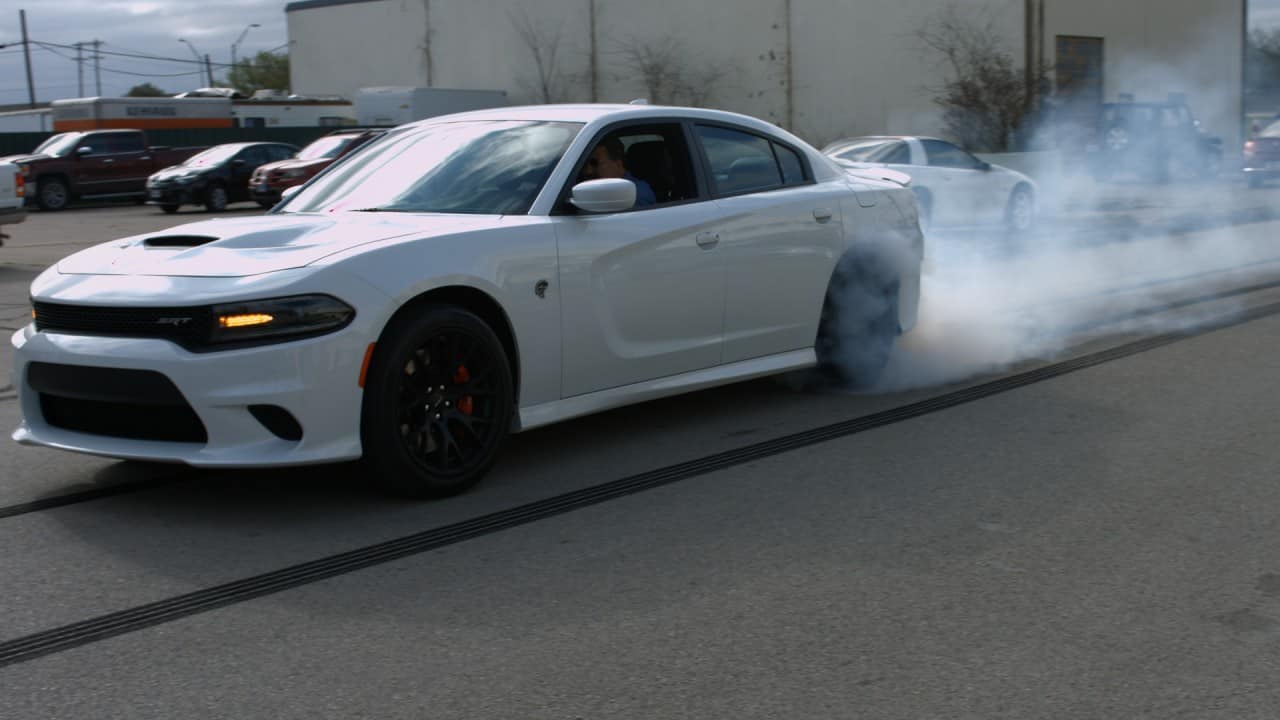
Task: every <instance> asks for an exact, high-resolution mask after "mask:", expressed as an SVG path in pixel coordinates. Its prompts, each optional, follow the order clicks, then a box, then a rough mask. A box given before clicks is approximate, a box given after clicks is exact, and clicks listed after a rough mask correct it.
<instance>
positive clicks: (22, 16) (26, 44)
mask: <svg viewBox="0 0 1280 720" xmlns="http://www.w3.org/2000/svg"><path fill="white" fill-rule="evenodd" d="M18 19H19V20H20V21H21V22H22V57H23V60H25V61H26V64H27V100H28V102H30V103H31V107H33V108H34V107H35V106H36V84H35V82H34V81H33V80H32V79H31V40H30V39H28V38H27V11H26V10H19V11H18Z"/></svg>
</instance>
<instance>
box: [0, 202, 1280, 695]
mask: <svg viewBox="0 0 1280 720" xmlns="http://www.w3.org/2000/svg"><path fill="white" fill-rule="evenodd" d="M1277 195H1280V191H1277V190H1275V189H1267V190H1260V191H1245V190H1244V189H1243V188H1242V186H1241V184H1240V183H1223V184H1221V185H1214V186H1178V187H1175V188H1173V189H1172V190H1171V191H1169V192H1163V191H1156V190H1153V189H1152V188H1150V187H1139V186H1123V185H1120V186H1115V187H1114V193H1111V194H1108V195H1107V196H1106V198H1105V199H1106V202H1105V203H1102V202H1098V201H1096V200H1093V201H1090V202H1089V204H1088V207H1087V208H1086V211H1085V212H1081V209H1080V208H1079V207H1077V208H1073V209H1071V210H1069V211H1068V212H1067V213H1066V214H1064V215H1063V216H1062V217H1060V218H1057V219H1055V220H1054V221H1053V222H1052V223H1049V224H1050V226H1051V227H1050V228H1046V229H1044V230H1043V231H1042V233H1041V234H1039V235H1037V236H1035V237H1034V238H1033V239H1032V240H1029V241H1028V242H1033V241H1038V242H1041V243H1042V244H1043V245H1045V246H1052V247H1053V254H1041V253H1040V252H1039V251H1037V250H1035V249H1034V248H1032V251H1030V252H1029V251H1028V250H1027V249H1026V248H1021V249H1015V250H1014V251H1012V252H1011V251H1009V248H1007V247H1004V246H1001V248H1000V250H999V252H995V251H992V252H987V250H988V249H989V248H987V247H986V245H984V242H985V238H984V237H983V236H982V235H981V234H974V233H956V234H954V235H950V236H940V237H935V238H931V242H934V243H935V246H934V247H932V248H931V260H932V268H931V270H930V276H928V277H927V278H926V283H928V285H927V286H926V292H925V294H924V297H925V303H926V304H925V305H924V306H923V308H922V317H921V326H920V328H918V332H917V334H916V336H915V337H914V338H908V339H907V340H906V341H904V343H903V345H902V346H901V347H900V348H899V354H898V355H897V356H896V357H895V360H894V363H895V364H893V365H891V367H890V371H889V375H888V376H887V378H886V385H885V386H883V387H882V388H881V389H880V390H878V391H873V392H867V393H851V392H846V391H841V390H839V389H832V388H826V389H797V388H798V387H799V384H798V383H795V382H792V381H791V380H793V378H781V379H767V380H759V381H753V382H747V383H741V384H738V385H733V386H729V387H724V388H720V389H716V390H710V391H704V392H699V393H694V394H691V395H686V396H683V397H678V398H674V399H668V400H660V401H655V402H650V403H646V404H643V405H639V406H635V407H631V408H626V409H622V410H615V411H611V412H607V413H603V414H599V415H595V416H589V417H587V418H583V419H580V420H576V421H570V422H567V423H563V424H560V425H555V426H551V427H548V428H544V429H539V430H534V431H531V432H528V433H523V434H520V435H517V436H514V437H513V438H512V439H511V440H510V442H509V445H508V447H507V450H506V452H505V453H504V455H503V457H502V459H501V460H500V462H499V464H498V466H497V467H496V469H495V470H494V471H493V473H492V474H491V475H490V476H489V477H488V478H487V479H486V480H485V481H484V482H483V483H482V484H481V485H480V486H479V487H478V488H477V489H476V490H474V491H473V492H470V493H467V494H465V495H462V496H460V497H456V498H452V499H449V500H444V501H437V502H429V503H415V502H407V501H404V500H399V499H394V498H389V497H386V496H383V495H380V494H378V493H376V492H374V491H372V490H370V489H369V488H368V487H367V485H366V483H365V482H363V478H362V477H361V471H360V469H359V467H358V466H355V465H339V466H325V467H320V468H306V469H296V470H288V471H270V472H268V471H260V470H255V471H196V470H192V469H189V468H185V467H182V466H167V465H153V464H144V463H132V462H119V461H114V460H110V459H103V458H94V457H88V456H80V455H72V454H67V453H61V452H58V451H54V450H49V449H33V448H25V447H18V446H17V445H16V444H14V443H12V442H8V441H7V440H6V441H5V442H4V443H0V463H2V465H0V466H2V467H3V468H4V472H3V476H4V482H3V483H0V546H3V547H4V549H5V552H4V559H3V560H0V578H2V582H3V587H4V588H5V592H4V593H3V597H2V599H0V617H3V618H4V620H3V621H2V622H0V695H2V696H3V697H4V698H5V701H4V703H3V710H0V716H3V717H14V718H35V717H68V718H70V717H100V718H109V717H110V718H115V717H119V718H126V717H127V718H130V719H133V720H136V719H139V718H172V717H200V716H218V717H237V718H258V717H261V718H290V717H309V718H310V717H371V718H395V717H404V718H420V717H433V718H445V717H458V718H464V717H465V718H478V717H520V718H535V717H536V718H579V717H580V718H600V717H610V718H615V717H617V718H621V717H626V718H632V717H634V718H661V717H691V718H704V717H705V718H710V717H735V718H748V717H761V718H765V717H769V718H776V717H796V718H802V717H815V718H818V717H821V718H846V717H847V718H913V719H915V718H926V717H972V718H984V719H986V718H1033V717H1034V718H1040V717H1044V718H1051V717H1052V718H1059V717H1061V718H1161V719H1166V718H1179V717H1185V718H1197V719H1200V718H1223V719H1226V718H1230V719H1232V720H1240V719H1243V718H1273V717H1275V716H1276V714H1277V712H1280V688H1277V686H1276V684H1275V682H1274V678H1275V676H1276V672H1277V670H1280V667H1278V666H1280V562H1278V561H1277V559H1276V558H1280V532H1277V530H1278V529H1280V528H1278V527H1277V525H1278V523H1280V520H1278V519H1277V517H1276V513H1275V512H1274V511H1273V508H1274V507H1275V506H1276V504H1277V502H1280V487H1278V486H1277V484H1276V482H1275V478H1276V476H1277V470H1278V469H1280V460H1278V459H1277V454H1276V451H1275V448H1274V438H1275V437H1276V436H1277V434H1278V433H1280V414H1277V412H1276V408H1277V407H1280V390H1278V389H1277V384H1276V382H1275V378H1276V377H1277V371H1280V359H1278V356H1277V353H1276V352H1275V348H1276V347H1277V344H1278V343H1280V249H1276V248H1275V246H1274V241H1273V239H1274V238H1275V237H1276V236H1277V233H1280V220H1277V219H1276V218H1274V217H1272V216H1271V215H1270V213H1271V210H1272V208H1275V207H1277V203H1276V200H1277ZM259 212H261V210H260V209H259V208H257V207H256V206H254V205H252V204H244V205H236V206H233V207H232V208H231V210H230V211H229V212H227V213H224V215H230V216H243V215H251V214H255V213H259ZM1068 216H1071V217H1070V218H1069V220H1070V222H1069V224H1068V225H1064V223H1068V220H1067V217H1068ZM207 217H210V215H209V214H208V213H204V212H202V211H197V210H194V209H192V210H185V209H184V211H183V212H180V213H179V214H177V215H172V216H171V215H164V214H162V213H161V212H160V211H159V210H158V209H156V208H153V207H149V206H134V205H97V206H92V207H84V208H78V209H73V210H68V211H64V212H60V213H44V214H42V213H39V212H35V213H33V214H32V216H31V217H30V218H29V219H28V220H27V222H26V223H24V224H23V225H20V226H16V227H14V228H12V229H11V233H12V235H13V239H12V240H10V241H8V242H6V244H5V245H4V246H3V247H0V326H3V327H4V328H5V329H6V330H7V331H10V332H11V331H13V330H16V329H17V328H19V327H21V325H23V324H25V322H26V319H27V318H28V317H29V309H30V308H29V305H28V298H27V287H28V285H29V283H30V281H31V280H32V278H33V277H34V276H35V275H36V274H37V273H38V272H40V271H41V270H43V269H44V268H45V267H47V266H48V265H50V264H51V263H53V262H55V261H56V260H57V259H58V258H59V257H62V256H64V255H66V254H69V253H71V252H74V251H75V250H77V249H79V248H82V247H86V246H88V245H90V244H94V243H96V242H100V241H105V240H109V239H112V238H117V237H123V236H127V235H133V234H138V233H144V232H151V231H155V230H158V229H162V228H167V227H170V226H172V225H175V224H178V223H181V222H188V221H196V220H203V219H205V218H207ZM975 257H977V258H979V260H975V259H974V258H975ZM1073 259H1074V260H1073ZM1069 260H1070V261H1071V262H1068V261H1069ZM962 262H963V263H964V264H963V265H961V264H960V263H962ZM1065 267H1073V268H1077V269H1079V270H1080V275H1081V276H1082V277H1083V276H1085V275H1088V276H1090V277H1091V278H1092V284H1091V283H1090V281H1089V280H1088V278H1085V279H1084V280H1081V279H1080V278H1077V277H1072V278H1070V281H1069V282H1066V281H1064V282H1063V283H1062V288H1061V289H1060V290H1055V291H1054V292H1052V293H1047V292H1046V291H1045V290H1044V288H1045V286H1046V285H1052V284H1053V283H1052V282H1049V281H1050V280H1052V279H1053V278H1055V277H1062V274H1063V273H1065V272H1066V270H1064V269H1063V268H1065ZM1004 280H1007V281H1008V285H1007V287H1003V288H999V289H998V290H997V291H996V292H993V293H984V292H980V291H981V290H982V289H984V288H990V287H991V285H992V284H993V283H995V282H1001V281H1004ZM1030 286H1035V287H1030ZM990 297H998V298H999V299H998V300H991V299H990ZM993 302H998V303H1001V304H1007V306H1006V307H999V306H993V305H992V304H991V303H993ZM930 303H932V304H930ZM1045 308H1048V309H1045ZM1066 308H1069V310H1068V309H1066ZM1006 310H1007V311H1009V312H1010V313H1013V312H1015V311H1016V312H1017V313H1019V317H1021V318H1031V319H1033V320H1034V321H1036V322H1037V323H1039V325H1038V327H1039V329H1040V330H1042V331H1043V332H1038V333H1026V332H1024V331H1023V330H1022V325H1019V324H1016V323H1004V322H1003V321H1002V320H999V319H998V318H999V317H1002V313H1003V311H1006ZM1033 311H1034V312H1033ZM1010 328H1018V332H1017V333H1013V332H1012V331H1011V330H1010ZM1046 335H1049V336H1051V337H1049V338H1048V339H1046V337H1045V336H1046ZM1033 340H1034V342H1033ZM11 357H12V350H11V348H10V346H9V343H8V342H5V343H3V344H2V345H0V371H3V372H2V373H0V377H2V378H3V379H0V384H5V383H8V382H9V381H8V379H7V378H8V375H9V369H10V367H11ZM19 415H20V413H19V407H18V403H17V401H16V397H15V393H14V390H13V388H12V386H11V385H5V387H4V388H3V389H2V390H0V426H3V427H4V428H5V429H6V432H8V431H9V430H11V429H12V428H14V427H16V426H17V424H18V422H19Z"/></svg>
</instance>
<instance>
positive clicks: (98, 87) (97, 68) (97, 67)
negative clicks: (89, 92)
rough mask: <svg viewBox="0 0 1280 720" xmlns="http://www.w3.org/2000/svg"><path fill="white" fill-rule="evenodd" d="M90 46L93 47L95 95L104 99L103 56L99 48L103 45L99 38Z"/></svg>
mask: <svg viewBox="0 0 1280 720" xmlns="http://www.w3.org/2000/svg"><path fill="white" fill-rule="evenodd" d="M89 44H90V45H92V46H93V86H94V88H95V89H94V94H95V95H96V96H98V97H102V66H101V64H100V63H99V61H100V60H102V55H101V54H100V53H99V52H98V46H99V45H102V41H101V40H99V39H97V38H94V39H93V42H91V43H89Z"/></svg>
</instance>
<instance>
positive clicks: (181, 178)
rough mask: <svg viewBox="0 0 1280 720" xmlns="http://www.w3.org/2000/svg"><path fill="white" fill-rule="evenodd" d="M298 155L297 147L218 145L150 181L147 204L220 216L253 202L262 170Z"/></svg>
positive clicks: (278, 144) (264, 144) (242, 144)
mask: <svg viewBox="0 0 1280 720" xmlns="http://www.w3.org/2000/svg"><path fill="white" fill-rule="evenodd" d="M297 152H298V148H297V146H295V145H288V144H286V143H272V142H250V143H228V144H226V145H215V146H213V147H211V148H209V149H208V150H205V151H204V152H202V153H198V154H196V155H192V156H191V157H189V158H187V160H186V162H184V163H182V164H181V165H174V166H172V167H167V168H165V169H163V170H161V171H159V172H157V173H154V174H153V175H152V176H151V177H149V178H147V203H148V204H150V205H159V206H160V209H161V210H164V211H165V212H167V213H173V212H177V211H178V207H179V206H181V205H186V204H194V205H204V206H205V207H206V208H207V209H208V210H209V211H210V212H220V211H222V210H225V209H226V208H227V205H228V204H229V203H233V202H240V201H243V200H252V199H253V198H252V197H250V195H249V177H250V176H252V175H253V171H254V170H257V169H258V166H260V165H265V164H266V163H269V162H276V161H277V160H285V159H287V158H291V157H293V156H294V155H296V154H297Z"/></svg>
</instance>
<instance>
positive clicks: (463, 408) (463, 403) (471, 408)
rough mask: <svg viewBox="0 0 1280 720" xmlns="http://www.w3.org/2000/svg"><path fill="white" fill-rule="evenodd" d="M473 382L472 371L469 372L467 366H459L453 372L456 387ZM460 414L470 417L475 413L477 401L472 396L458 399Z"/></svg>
mask: <svg viewBox="0 0 1280 720" xmlns="http://www.w3.org/2000/svg"><path fill="white" fill-rule="evenodd" d="M470 381H471V371H469V370H467V366H466V365H459V366H458V369H457V370H455V371H454V372H453V384H454V385H466V384H467V383H468V382H470ZM458 412H460V413H462V414H463V415H470V414H471V413H473V412H475V401H473V400H472V399H471V396H470V395H463V396H462V397H460V398H458Z"/></svg>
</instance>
